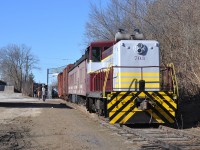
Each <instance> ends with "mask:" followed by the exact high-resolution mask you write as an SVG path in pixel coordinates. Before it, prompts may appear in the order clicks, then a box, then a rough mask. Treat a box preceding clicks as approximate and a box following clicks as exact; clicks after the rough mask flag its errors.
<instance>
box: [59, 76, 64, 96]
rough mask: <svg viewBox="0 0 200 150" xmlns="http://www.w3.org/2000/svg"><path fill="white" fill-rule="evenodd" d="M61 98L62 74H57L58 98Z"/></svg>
mask: <svg viewBox="0 0 200 150" xmlns="http://www.w3.org/2000/svg"><path fill="white" fill-rule="evenodd" d="M62 96H63V73H62V72H61V73H59V74H58V97H62Z"/></svg>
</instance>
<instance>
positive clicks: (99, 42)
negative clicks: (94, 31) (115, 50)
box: [89, 40, 115, 46]
mask: <svg viewBox="0 0 200 150" xmlns="http://www.w3.org/2000/svg"><path fill="white" fill-rule="evenodd" d="M106 43H107V44H109V43H113V44H114V43H115V41H114V40H110V41H95V42H91V43H90V45H89V46H93V45H96V46H101V45H104V44H106Z"/></svg>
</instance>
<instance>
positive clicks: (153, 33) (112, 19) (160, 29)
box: [86, 0, 200, 97]
mask: <svg viewBox="0 0 200 150" xmlns="http://www.w3.org/2000/svg"><path fill="white" fill-rule="evenodd" d="M100 2H101V1H99V3H100ZM199 8H200V1H199V0H143V1H141V0H110V1H109V3H108V4H107V6H106V7H104V8H102V7H101V5H98V6H97V5H95V4H91V13H90V19H89V21H88V22H87V24H86V38H87V40H88V41H94V40H102V39H104V40H107V39H114V34H115V33H116V32H117V30H118V28H123V29H125V30H126V31H127V32H132V31H133V30H134V28H139V29H141V30H142V32H143V33H144V35H145V37H146V39H155V40H158V41H159V42H160V45H161V46H160V48H161V62H162V63H164V64H166V63H171V62H173V63H174V64H175V68H176V70H177V75H178V81H179V88H180V91H181V92H182V93H181V95H182V96H183V97H184V95H185V96H187V95H196V94H198V93H199V85H200V61H199V60H200V53H199V47H200V19H199V14H200V9H199ZM186 87H187V88H186Z"/></svg>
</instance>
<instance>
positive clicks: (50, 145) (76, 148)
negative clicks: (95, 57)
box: [0, 93, 139, 150]
mask: <svg viewBox="0 0 200 150" xmlns="http://www.w3.org/2000/svg"><path fill="white" fill-rule="evenodd" d="M72 106H73V104H70V103H67V105H66V103H65V102H64V101H62V100H59V99H54V100H47V101H46V102H42V101H39V100H37V99H31V98H27V97H23V96H21V95H20V94H16V95H10V94H9V95H4V94H2V93H0V147H1V148H0V149H3V150H13V149H15V150H18V149H20V150H21V149H30V150H57V149H58V150H66V149H67V150H82V149H83V150H94V149H95V150H108V149H109V150H121V149H123V150H127V149H139V148H138V147H137V146H136V145H135V146H133V143H131V142H130V141H127V140H126V139H125V138H124V137H122V136H119V135H118V134H116V133H113V132H112V131H110V129H108V128H106V127H105V126H103V125H102V122H100V121H98V120H97V119H93V117H91V116H92V115H90V116H89V115H88V114H86V113H84V111H83V110H82V111H80V110H78V109H76V108H73V107H72Z"/></svg>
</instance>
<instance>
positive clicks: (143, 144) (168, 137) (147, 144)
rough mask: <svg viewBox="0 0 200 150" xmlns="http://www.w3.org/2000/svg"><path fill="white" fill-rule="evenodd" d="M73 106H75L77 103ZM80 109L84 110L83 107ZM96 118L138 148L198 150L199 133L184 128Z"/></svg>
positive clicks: (148, 149)
mask: <svg viewBox="0 0 200 150" xmlns="http://www.w3.org/2000/svg"><path fill="white" fill-rule="evenodd" d="M74 106H75V105H74ZM75 107H76V108H77V105H76V106H75ZM79 110H80V109H79ZM81 111H83V112H86V111H85V110H83V109H82V110H81ZM90 115H91V114H90ZM92 118H93V119H94V117H92ZM97 118H98V119H100V120H101V124H102V125H103V126H105V127H107V128H109V129H110V130H111V131H113V132H114V133H116V134H118V135H120V136H123V137H124V138H126V139H127V140H129V141H130V142H132V143H133V144H134V147H135V146H136V145H137V147H138V150H200V135H197V134H195V135H194V134H190V133H189V132H186V131H185V130H180V129H173V128H169V127H166V126H159V127H158V128H130V127H127V126H125V125H123V126H120V125H117V124H114V125H113V124H110V123H109V121H108V119H107V118H104V117H102V116H98V117H97Z"/></svg>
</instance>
